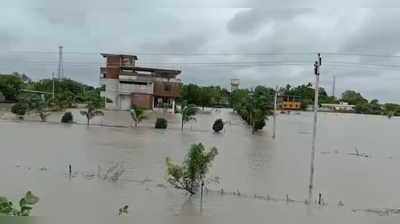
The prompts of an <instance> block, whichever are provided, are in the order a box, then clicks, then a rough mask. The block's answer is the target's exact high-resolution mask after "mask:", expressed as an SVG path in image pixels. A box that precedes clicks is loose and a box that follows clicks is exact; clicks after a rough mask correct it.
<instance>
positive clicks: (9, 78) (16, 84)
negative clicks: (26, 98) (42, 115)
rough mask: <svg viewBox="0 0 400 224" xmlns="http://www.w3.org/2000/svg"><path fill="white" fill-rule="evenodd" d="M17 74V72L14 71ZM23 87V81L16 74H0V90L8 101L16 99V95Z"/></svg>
mask: <svg viewBox="0 0 400 224" xmlns="http://www.w3.org/2000/svg"><path fill="white" fill-rule="evenodd" d="M16 74H18V73H16ZM24 87H25V83H24V81H23V80H22V79H21V78H20V77H19V76H18V75H15V74H13V75H1V74H0V92H2V93H3V95H4V97H5V99H6V100H8V101H16V100H17V96H18V95H19V94H20V93H21V90H22V89H23V88H24Z"/></svg>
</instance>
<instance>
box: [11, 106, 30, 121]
mask: <svg viewBox="0 0 400 224" xmlns="http://www.w3.org/2000/svg"><path fill="white" fill-rule="evenodd" d="M28 110H29V105H28V104H27V103H25V102H17V103H16V104H14V105H13V106H12V107H11V112H12V113H14V114H16V115H17V116H18V118H19V119H21V120H23V119H24V116H25V114H26V113H27V112H28Z"/></svg>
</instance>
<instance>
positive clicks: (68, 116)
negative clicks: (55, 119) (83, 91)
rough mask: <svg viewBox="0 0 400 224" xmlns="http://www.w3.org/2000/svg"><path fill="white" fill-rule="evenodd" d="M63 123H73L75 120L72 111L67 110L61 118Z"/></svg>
mask: <svg viewBox="0 0 400 224" xmlns="http://www.w3.org/2000/svg"><path fill="white" fill-rule="evenodd" d="M61 122H62V123H72V122H74V116H73V115H72V113H71V112H65V113H64V115H63V116H62V118H61Z"/></svg>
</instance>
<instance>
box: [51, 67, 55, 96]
mask: <svg viewBox="0 0 400 224" xmlns="http://www.w3.org/2000/svg"><path fill="white" fill-rule="evenodd" d="M51 79H52V82H53V90H52V98H53V102H54V97H55V96H54V90H55V85H54V72H53V73H51Z"/></svg>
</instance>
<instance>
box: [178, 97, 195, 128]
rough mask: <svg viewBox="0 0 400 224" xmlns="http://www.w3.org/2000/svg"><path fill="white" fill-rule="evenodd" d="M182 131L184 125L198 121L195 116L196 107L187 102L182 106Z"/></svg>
mask: <svg viewBox="0 0 400 224" xmlns="http://www.w3.org/2000/svg"><path fill="white" fill-rule="evenodd" d="M181 107H182V108H181V115H182V118H181V121H182V123H181V130H183V125H184V124H185V123H187V122H189V121H192V120H196V118H195V117H194V115H196V113H197V109H196V107H194V106H193V105H192V104H187V103H186V102H183V103H182V105H181Z"/></svg>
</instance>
